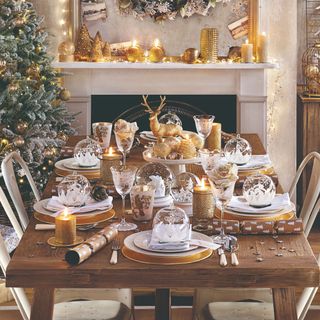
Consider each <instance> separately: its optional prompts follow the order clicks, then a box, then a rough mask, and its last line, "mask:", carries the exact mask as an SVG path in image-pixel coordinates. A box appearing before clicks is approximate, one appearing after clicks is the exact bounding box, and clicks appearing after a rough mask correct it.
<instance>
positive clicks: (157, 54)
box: [149, 47, 165, 63]
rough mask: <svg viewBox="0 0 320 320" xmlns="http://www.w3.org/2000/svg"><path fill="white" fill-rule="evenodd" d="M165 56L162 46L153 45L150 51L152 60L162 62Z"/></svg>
mask: <svg viewBox="0 0 320 320" xmlns="http://www.w3.org/2000/svg"><path fill="white" fill-rule="evenodd" d="M164 56H165V53H164V50H163V48H162V47H152V48H151V49H150V52H149V60H150V62H154V63H157V62H162V60H163V58H164Z"/></svg>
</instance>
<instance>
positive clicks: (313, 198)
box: [289, 152, 320, 236]
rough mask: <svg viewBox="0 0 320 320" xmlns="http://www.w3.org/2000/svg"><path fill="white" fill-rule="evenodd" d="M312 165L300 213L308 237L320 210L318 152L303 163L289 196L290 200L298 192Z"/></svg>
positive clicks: (319, 161)
mask: <svg viewBox="0 0 320 320" xmlns="http://www.w3.org/2000/svg"><path fill="white" fill-rule="evenodd" d="M311 162H313V163H312V170H311V175H310V180H309V184H308V187H307V191H306V194H305V197H304V199H303V205H302V208H301V210H300V213H299V217H300V218H302V221H303V225H304V232H305V234H306V236H308V235H309V233H310V230H311V228H312V226H313V223H314V221H315V219H316V217H317V214H318V212H319V210H320V201H319V195H320V154H319V153H318V152H311V153H309V154H308V155H307V156H306V157H305V158H304V159H303V161H302V162H301V164H300V166H299V168H298V170H297V173H296V175H295V177H294V179H293V182H292V184H291V187H290V190H289V195H290V198H291V197H292V195H293V194H294V192H295V190H296V186H297V183H298V181H299V179H300V177H301V174H302V173H303V171H304V170H305V168H306V166H307V165H308V164H309V163H311Z"/></svg>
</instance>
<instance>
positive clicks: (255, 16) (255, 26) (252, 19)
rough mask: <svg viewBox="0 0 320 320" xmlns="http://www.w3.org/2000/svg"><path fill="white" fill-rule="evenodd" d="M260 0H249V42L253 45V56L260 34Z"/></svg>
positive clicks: (255, 52)
mask: <svg viewBox="0 0 320 320" xmlns="http://www.w3.org/2000/svg"><path fill="white" fill-rule="evenodd" d="M260 6H261V5H260V0H249V33H248V40H249V43H251V44H252V45H253V56H254V57H255V58H257V50H258V35H259V34H260Z"/></svg>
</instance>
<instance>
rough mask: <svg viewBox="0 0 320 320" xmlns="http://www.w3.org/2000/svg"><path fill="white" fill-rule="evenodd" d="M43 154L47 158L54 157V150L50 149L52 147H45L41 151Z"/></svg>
mask: <svg viewBox="0 0 320 320" xmlns="http://www.w3.org/2000/svg"><path fill="white" fill-rule="evenodd" d="M43 155H44V157H45V158H47V159H52V158H53V157H54V152H53V150H52V147H46V148H45V149H44V151H43Z"/></svg>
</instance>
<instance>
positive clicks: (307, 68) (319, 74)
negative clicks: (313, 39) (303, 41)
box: [302, 42, 320, 97]
mask: <svg viewBox="0 0 320 320" xmlns="http://www.w3.org/2000/svg"><path fill="white" fill-rule="evenodd" d="M302 69H303V74H304V77H305V79H306V95H309V96H316V97H319V96H320V43H319V42H318V43H316V44H315V45H314V46H313V47H311V48H308V49H307V50H306V52H305V53H304V54H303V57H302Z"/></svg>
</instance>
